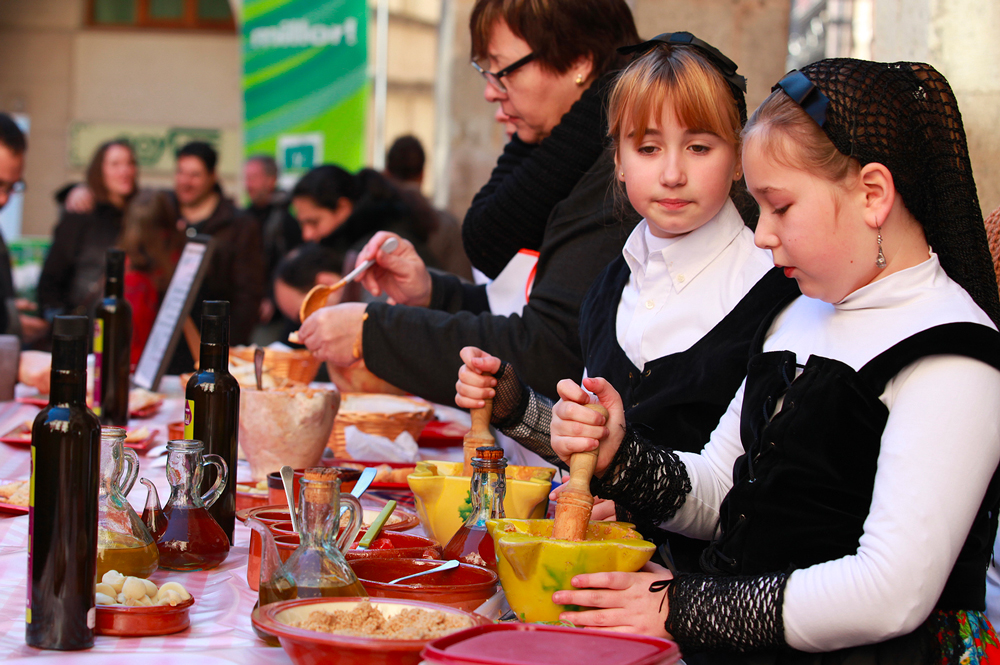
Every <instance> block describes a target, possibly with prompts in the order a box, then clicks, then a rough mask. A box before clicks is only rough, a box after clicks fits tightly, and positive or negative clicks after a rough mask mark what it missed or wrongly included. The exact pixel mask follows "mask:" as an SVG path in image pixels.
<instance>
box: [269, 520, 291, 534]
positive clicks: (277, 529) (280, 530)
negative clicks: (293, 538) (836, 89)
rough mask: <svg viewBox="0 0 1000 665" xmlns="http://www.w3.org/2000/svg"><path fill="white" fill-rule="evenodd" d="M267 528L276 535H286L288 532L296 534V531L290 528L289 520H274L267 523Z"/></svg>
mask: <svg viewBox="0 0 1000 665" xmlns="http://www.w3.org/2000/svg"><path fill="white" fill-rule="evenodd" d="M267 528H269V529H270V530H271V533H273V534H274V535H276V536H287V535H289V534H291V535H296V534H297V533H298V532H297V531H296V530H295V529H293V528H292V523H291V522H276V523H274V524H268V525H267Z"/></svg>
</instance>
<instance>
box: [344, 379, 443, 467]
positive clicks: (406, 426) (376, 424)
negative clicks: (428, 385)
mask: <svg viewBox="0 0 1000 665" xmlns="http://www.w3.org/2000/svg"><path fill="white" fill-rule="evenodd" d="M433 417H434V408H433V407H432V406H431V405H429V404H427V403H425V402H422V401H420V400H416V399H411V398H409V397H399V396H397V395H379V394H369V393H345V394H344V395H343V401H342V402H341V404H340V410H339V411H338V412H337V417H336V418H335V419H334V421H333V431H332V432H331V433H330V441H329V443H327V444H326V445H327V448H331V449H332V450H333V453H334V456H335V457H342V458H346V459H350V455H348V454H347V440H346V439H345V438H344V430H345V429H346V428H347V426H348V425H354V426H355V427H357V428H358V429H359V430H361V431H362V432H365V433H367V434H377V435H379V436H384V437H386V438H387V439H393V440H395V438H396V437H397V436H399V435H400V434H402V433H403V431H407V432H409V433H410V435H411V436H412V437H413V438H414V439H416V438H418V437H419V436H420V432H422V431H423V429H424V425H426V424H427V423H429V422H430V420H431V418H433Z"/></svg>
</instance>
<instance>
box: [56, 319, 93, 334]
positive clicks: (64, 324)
mask: <svg viewBox="0 0 1000 665" xmlns="http://www.w3.org/2000/svg"><path fill="white" fill-rule="evenodd" d="M89 332H90V320H89V319H88V318H87V317H86V316H57V317H55V320H54V321H53V322H52V339H65V340H75V339H86V338H87V334H88V333H89Z"/></svg>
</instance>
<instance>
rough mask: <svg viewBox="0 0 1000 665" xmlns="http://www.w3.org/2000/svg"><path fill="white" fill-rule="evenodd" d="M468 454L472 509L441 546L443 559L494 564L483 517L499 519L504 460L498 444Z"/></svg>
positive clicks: (492, 566)
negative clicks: (470, 469)
mask: <svg viewBox="0 0 1000 665" xmlns="http://www.w3.org/2000/svg"><path fill="white" fill-rule="evenodd" d="M476 454H477V457H474V458H472V486H471V488H470V490H469V500H470V503H471V504H472V512H471V513H469V517H468V518H466V520H465V524H463V525H462V526H461V527H459V529H458V531H456V532H455V535H454V536H452V537H451V540H449V541H448V544H447V545H445V548H444V558H445V559H458V560H459V561H461V562H463V563H472V564H475V565H477V566H485V567H486V568H489V569H491V570H496V568H497V557H496V552H495V551H494V549H493V539H492V538H491V537H490V536H489V534H488V533H487V532H486V520H493V519H502V518H503V517H504V512H503V500H504V496H505V494H506V493H507V477H506V475H505V471H506V469H507V460H506V459H505V458H504V456H503V448H501V447H500V446H483V447H480V448H476Z"/></svg>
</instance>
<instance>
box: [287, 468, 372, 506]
mask: <svg viewBox="0 0 1000 665" xmlns="http://www.w3.org/2000/svg"><path fill="white" fill-rule="evenodd" d="M334 468H335V469H337V475H338V477H339V478H340V491H341V493H345V492H350V491H351V490H352V489H354V486H355V485H356V484H357V482H358V478H360V477H361V471H359V470H358V469H348V468H347V467H339V466H338V467H334ZM305 471H306V470H305V469H296V470H295V472H294V473H293V474H292V496H293V497H294V499H295V503H296V505H297V504H298V503H299V486H300V485H299V480H300V479H301V478H302V476H304V475H305ZM267 496H268V501H267V503H269V504H272V505H278V504H281V505H284V506H287V505H288V501H286V500H285V483H284V482H283V481H282V480H281V473H279V472H278V471H275V472H273V473H269V474H267Z"/></svg>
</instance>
